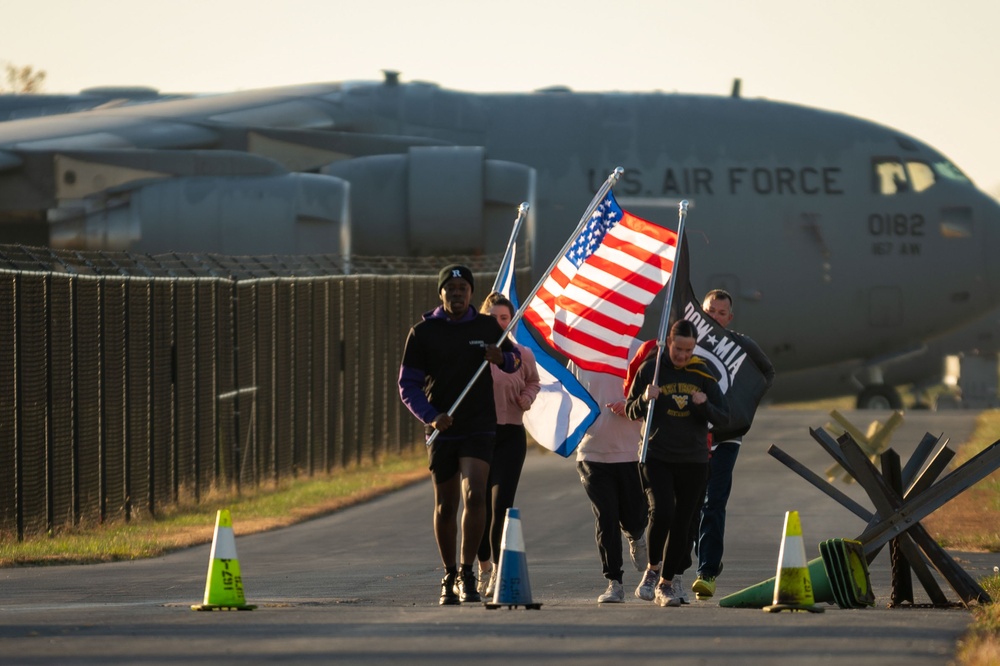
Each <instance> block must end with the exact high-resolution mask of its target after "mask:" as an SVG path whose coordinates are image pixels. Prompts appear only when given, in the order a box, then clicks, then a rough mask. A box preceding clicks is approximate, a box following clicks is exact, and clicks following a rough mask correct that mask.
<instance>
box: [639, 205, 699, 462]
mask: <svg viewBox="0 0 1000 666" xmlns="http://www.w3.org/2000/svg"><path fill="white" fill-rule="evenodd" d="M687 212H688V202H687V199H684V200H683V201H681V202H680V204H678V206H677V218H678V219H677V250H676V252H675V253H674V257H675V260H674V275H677V262H679V261H680V260H681V243H683V242H684V221H685V220H687ZM676 285H677V280H675V279H673V277H671V279H670V286H669V287H668V288H667V300H666V303H664V304H663V312H662V313H661V314H660V330H659V331H658V332H657V335H656V367H655V368H654V369H653V384H654V385H656V386H659V381H660V359H661V358H662V357H663V348H664V347H665V346H666V344H667V334H668V333H669V332H670V311H671V309H673V305H674V292H675V291H676V290H675V289H674V287H675V286H676ZM645 390H646V388H645V387H643V391H645ZM654 405H656V396H653V399H652V400H650V401H649V411H648V412H646V422H645V423H644V424H643V426H642V446H641V447H640V448H639V462H640V463H644V462H646V454H647V453H648V452H649V433H650V431H651V430H652V429H653V407H654Z"/></svg>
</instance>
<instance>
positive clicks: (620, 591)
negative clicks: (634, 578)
mask: <svg viewBox="0 0 1000 666" xmlns="http://www.w3.org/2000/svg"><path fill="white" fill-rule="evenodd" d="M624 602H625V588H623V587H622V584H621V583H619V582H618V581H616V580H609V581H608V589H607V590H605V592H604V594H602V595H601V596H599V597H597V603H599V604H621V603H624Z"/></svg>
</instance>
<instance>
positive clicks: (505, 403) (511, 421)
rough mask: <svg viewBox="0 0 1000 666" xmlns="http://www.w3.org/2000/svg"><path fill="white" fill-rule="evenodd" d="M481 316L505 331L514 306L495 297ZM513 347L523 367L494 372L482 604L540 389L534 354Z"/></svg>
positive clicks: (481, 564) (488, 591)
mask: <svg viewBox="0 0 1000 666" xmlns="http://www.w3.org/2000/svg"><path fill="white" fill-rule="evenodd" d="M479 311H480V312H482V313H483V314H488V315H490V316H492V317H493V318H494V319H496V320H497V323H499V324H500V328H503V329H505V330H506V328H507V325H508V324H509V323H510V320H511V319H513V318H514V314H515V310H514V304H513V303H511V302H510V301H509V300H508V299H507V297H506V296H504V295H503V294H500V293H497V292H493V293H491V294H490V295H489V296H487V297H486V300H485V301H483V305H482V307H480V308H479ZM515 347H517V349H518V351H520V352H521V367H520V368H519V369H518V370H517V371H516V372H513V373H510V374H508V373H505V372H503V371H501V372H493V398H494V400H495V402H496V410H497V437H496V445H495V447H494V449H493V463H492V464H491V465H490V475H489V480H488V481H487V487H486V488H487V502H486V530H485V531H484V533H483V540H482V541H481V542H480V544H479V593H480V594H481V595H482V596H483V598H484V599H485V598H487V597H492V596H493V591H494V589H495V587H496V581H497V571H498V569H499V567H498V566H497V565H498V564H499V563H500V541H501V539H502V537H503V523H504V520H505V518H506V516H507V509H509V508H510V507H512V506H514V495H515V493H516V492H517V484H518V481H519V480H520V479H521V468H522V467H523V466H524V456H525V454H526V452H527V448H528V436H527V433H526V432H525V430H524V421H523V418H524V413H525V412H526V411H528V410H529V409H531V403H532V402H534V401H535V397H536V396H537V395H538V391H539V390H540V389H541V383H540V381H539V378H538V367H537V366H536V365H535V356H534V354H532V353H531V350H529V349H528V348H527V347H523V346H521V345H515ZM490 370H491V371H492V368H490Z"/></svg>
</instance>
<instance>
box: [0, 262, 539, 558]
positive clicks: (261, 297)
mask: <svg viewBox="0 0 1000 666" xmlns="http://www.w3.org/2000/svg"><path fill="white" fill-rule="evenodd" d="M500 261H501V257H500V256H499V255H497V256H480V257H437V258H426V257H425V258H412V259H411V258H364V257H362V258H357V257H355V258H351V259H350V262H349V264H348V262H346V261H345V260H344V259H343V258H340V257H332V256H326V255H324V256H314V257H312V256H305V257H277V256H272V257H222V256H215V255H156V256H149V255H135V254H129V253H124V252H122V253H108V252H72V251H54V250H49V249H40V248H26V247H19V246H17V247H15V246H0V327H2V330H0V339H2V341H3V342H2V344H0V387H2V390H0V533H3V534H8V535H15V534H16V537H17V538H18V539H23V538H24V536H25V535H33V534H42V533H46V532H49V531H52V530H58V529H61V528H64V527H67V526H73V525H79V524H81V523H93V522H110V521H127V520H130V519H131V518H133V517H135V516H139V515H155V514H156V513H157V512H158V511H160V510H162V509H163V508H164V507H166V506H168V505H171V504H173V503H176V502H178V501H179V500H180V499H193V500H194V501H200V499H201V498H202V497H203V496H206V495H207V494H208V493H209V492H210V491H211V490H213V489H215V488H225V489H234V488H235V489H237V490H238V489H239V488H241V487H243V486H259V485H262V484H269V483H272V482H278V481H282V480H285V479H290V478H305V477H309V476H312V475H315V474H320V473H323V474H325V473H329V472H335V471H336V470H337V469H343V468H346V467H349V466H351V465H355V464H357V463H361V462H365V461H375V460H379V459H382V458H383V457H385V456H392V455H396V454H399V453H401V452H404V451H409V450H413V449H414V448H416V447H423V434H422V428H421V427H420V424H419V423H418V422H417V421H416V419H414V418H413V417H412V415H410V413H409V412H408V411H407V410H406V408H405V407H404V406H403V404H402V403H401V401H400V400H399V396H398V392H397V387H396V378H397V374H398V369H399V361H400V358H401V357H402V352H403V344H404V342H405V338H406V333H407V331H408V330H409V327H410V326H412V325H413V324H414V323H415V322H417V321H418V320H419V319H420V315H421V314H422V313H423V312H425V311H427V310H429V309H431V308H433V307H435V306H436V305H437V304H438V303H439V301H438V299H437V295H436V293H435V291H436V286H437V273H438V271H439V270H440V268H441V267H442V266H444V265H445V264H447V263H452V262H461V263H465V264H466V265H468V266H469V267H470V268H472V270H473V271H474V272H475V273H477V275H476V278H477V284H486V285H488V284H491V283H492V281H493V277H494V275H495V273H496V270H497V268H498V267H499V264H500ZM526 271H527V269H526V268H521V269H519V276H522V277H523V276H525V275H526ZM485 295H486V291H485V290H484V289H482V288H481V289H480V292H479V293H477V296H478V297H485Z"/></svg>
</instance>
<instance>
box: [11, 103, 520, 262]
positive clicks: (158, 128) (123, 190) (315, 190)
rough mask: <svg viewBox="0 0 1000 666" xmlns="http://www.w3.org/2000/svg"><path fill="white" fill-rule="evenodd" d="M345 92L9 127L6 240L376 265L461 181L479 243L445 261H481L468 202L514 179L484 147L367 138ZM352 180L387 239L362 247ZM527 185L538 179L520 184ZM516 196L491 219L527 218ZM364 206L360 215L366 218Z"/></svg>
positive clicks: (127, 109)
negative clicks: (330, 256)
mask: <svg viewBox="0 0 1000 666" xmlns="http://www.w3.org/2000/svg"><path fill="white" fill-rule="evenodd" d="M339 90H340V85H339V84H328V85H308V86H293V87H290V88H277V89H270V90H264V91H251V92H241V93H232V94H226V95H212V96H204V97H197V98H188V99H180V100H169V101H163V102H155V103H149V104H144V105H141V106H120V107H114V108H111V107H108V106H104V107H101V108H97V109H93V110H89V111H82V112H78V113H71V114H63V115H55V116H46V117H40V118H34V119H27V120H16V121H10V122H5V123H0V242H5V243H23V244H29V245H47V246H53V247H63V248H79V249H115V250H134V251H140V252H151V253H158V252H217V253H228V254H232V253H237V254H253V253H262V252H266V253H268V254H274V253H278V254H299V253H317V252H321V253H335V254H336V253H342V254H350V253H351V252H354V253H360V254H365V253H368V254H376V253H385V250H386V245H385V243H386V242H387V241H388V242H389V245H390V246H391V245H392V243H396V247H395V248H390V249H394V251H395V252H396V253H397V254H408V253H409V252H408V248H406V247H404V244H405V243H404V241H400V239H404V240H405V238H407V237H411V236H415V235H417V234H409V233H408V232H407V231H408V226H410V225H411V223H412V221H413V220H416V224H417V226H418V227H421V229H422V225H423V226H426V225H431V226H433V225H434V223H435V222H440V220H441V218H440V215H439V214H438V213H437V211H439V210H440V209H441V207H442V203H444V204H447V199H448V198H449V197H448V196H445V197H444V198H443V201H442V200H440V199H438V200H434V198H433V197H423V196H421V195H420V194H419V193H418V192H416V190H417V189H419V188H421V187H423V185H424V184H425V183H426V182H427V181H428V180H431V179H433V178H434V175H435V173H434V172H439V171H440V170H441V169H444V171H445V175H448V174H449V173H452V174H453V175H457V176H458V177H459V180H458V181H456V186H455V187H453V188H449V189H448V191H449V192H450V193H451V194H450V198H451V199H452V200H454V202H455V203H456V205H453V206H451V207H450V210H452V211H453V215H456V216H458V218H459V219H461V220H464V221H466V222H467V223H471V226H472V227H474V229H475V230H474V231H473V232H471V233H466V234H458V235H453V236H451V240H450V241H449V242H447V243H445V244H444V245H443V246H441V248H440V249H441V250H443V251H444V252H446V253H449V252H450V253H460V252H481V251H482V250H483V244H484V241H483V234H482V233H481V230H482V228H483V227H484V226H485V225H486V222H484V221H483V217H484V208H488V207H489V206H486V205H484V202H483V200H482V190H483V187H482V185H479V186H478V187H475V188H473V190H472V191H473V192H478V193H480V195H479V196H475V197H474V200H469V191H470V190H469V189H468V188H467V187H465V186H466V185H467V184H470V183H473V182H474V181H475V180H476V178H477V176H478V178H479V179H480V181H481V180H482V179H483V178H484V171H490V170H492V171H497V170H498V169H499V171H501V172H504V173H501V174H500V175H499V176H497V178H501V179H503V178H504V177H505V173H506V172H507V171H509V170H510V169H507V168H504V167H503V166H497V165H493V167H492V168H491V166H490V165H489V164H487V161H486V160H485V156H484V153H483V151H482V150H481V149H478V150H477V149H475V148H473V149H471V151H470V149H464V150H463V149H457V148H456V147H455V146H454V145H453V143H452V142H451V141H448V140H444V139H437V138H433V137H417V136H407V135H404V134H398V133H393V134H387V133H379V132H371V131H364V130H365V128H364V127H363V124H364V122H363V121H364V119H363V118H360V119H358V120H357V122H355V123H351V122H349V119H348V121H345V119H344V118H343V117H342V115H341V117H339V118H338V117H335V113H334V111H335V110H336V109H335V107H336V98H337V95H338V93H339ZM341 126H343V127H344V128H343V129H342V128H341ZM359 130H360V131H359ZM441 150H444V151H445V152H444V153H441V152H438V153H436V154H432V153H434V151H441ZM421 151H424V152H423V153H421ZM426 151H431V152H426ZM415 155H416V157H414V156H415ZM470 156H471V157H470ZM516 170H517V171H520V172H525V171H527V170H526V169H524V168H521V169H516ZM359 174H360V175H359ZM348 177H350V179H351V180H354V181H355V187H356V189H360V190H363V191H364V194H365V196H367V197H372V201H373V203H371V204H370V205H368V206H367V207H366V206H365V205H364V204H361V205H360V208H362V209H364V212H366V213H372V212H374V209H378V210H380V211H382V212H381V214H379V215H378V216H377V220H381V221H382V222H381V225H380V226H379V225H375V226H373V225H371V224H369V225H368V226H367V227H366V229H365V231H364V232H363V233H362V234H360V235H359V234H357V233H356V232H353V231H352V228H351V227H352V220H351V210H352V205H351V203H352V202H351V185H350V184H349V182H348ZM485 179H486V180H487V181H488V180H489V177H488V174H487V176H486V177H485ZM508 179H509V178H508ZM494 180H496V178H494ZM517 180H518V182H519V183H520V184H522V185H523V184H524V183H527V182H528V181H529V180H530V178H529V177H527V176H525V175H524V173H521V174H520V175H519V177H518V178H517ZM516 189H517V192H516V193H514V194H512V195H510V196H505V197H504V198H503V201H502V202H501V203H500V204H499V205H497V206H495V208H499V207H501V206H502V207H503V208H504V209H507V210H511V209H514V208H516V206H517V205H518V204H519V203H520V202H521V201H523V200H524V199H525V198H526V196H527V192H526V191H525V190H526V189H527V188H526V186H524V187H519V188H516ZM445 207H447V206H445ZM353 208H354V209H355V214H356V213H357V209H358V208H359V206H358V205H355V206H353ZM487 214H488V212H487ZM507 215H508V216H509V213H507ZM477 220H478V221H479V222H478V224H477ZM352 239H354V242H353V247H352Z"/></svg>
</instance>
